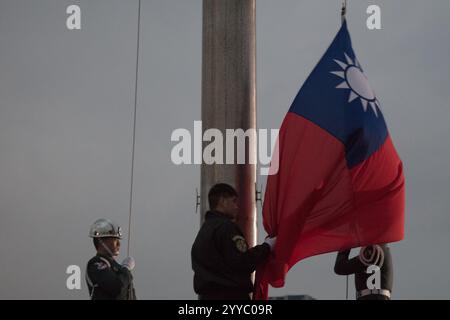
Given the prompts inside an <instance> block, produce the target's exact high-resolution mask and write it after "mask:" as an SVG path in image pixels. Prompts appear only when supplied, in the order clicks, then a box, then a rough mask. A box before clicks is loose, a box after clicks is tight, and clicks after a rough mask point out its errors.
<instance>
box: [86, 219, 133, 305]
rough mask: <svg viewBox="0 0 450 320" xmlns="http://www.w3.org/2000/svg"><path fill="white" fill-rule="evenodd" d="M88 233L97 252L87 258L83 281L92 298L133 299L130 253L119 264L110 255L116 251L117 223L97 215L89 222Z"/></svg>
mask: <svg viewBox="0 0 450 320" xmlns="http://www.w3.org/2000/svg"><path fill="white" fill-rule="evenodd" d="M89 236H90V237H91V238H93V239H94V246H95V249H96V250H97V255H96V256H95V257H93V258H92V259H91V260H89V262H88V264H87V270H86V282H87V285H88V289H89V295H90V297H91V299H92V300H135V299H136V294H135V291H134V287H133V276H132V275H131V270H133V268H134V265H135V262H134V259H133V258H131V257H128V258H126V259H125V260H124V261H123V262H122V264H119V263H117V261H116V260H115V259H114V257H116V256H118V255H119V249H120V239H122V233H121V231H120V227H118V226H117V225H115V224H114V223H113V222H112V221H110V220H107V219H99V220H97V221H96V222H94V224H93V225H92V226H91V230H90V232H89Z"/></svg>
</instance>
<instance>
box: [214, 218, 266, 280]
mask: <svg viewBox="0 0 450 320" xmlns="http://www.w3.org/2000/svg"><path fill="white" fill-rule="evenodd" d="M219 230H220V231H219V238H218V239H217V241H218V242H219V243H220V247H221V248H222V253H223V255H224V258H225V262H226V263H227V265H228V266H230V268H232V269H233V270H236V271H244V272H249V273H251V272H253V271H255V270H256V267H257V266H258V265H259V264H261V263H262V262H264V261H265V260H266V259H267V257H268V256H269V253H270V246H269V245H268V244H267V243H263V244H261V245H257V246H255V247H253V248H250V249H248V245H247V242H246V241H245V239H243V238H242V237H241V235H240V232H239V231H238V230H237V229H236V228H234V227H232V226H223V227H222V228H220V229H219ZM244 243H245V245H244ZM244 249H245V250H244Z"/></svg>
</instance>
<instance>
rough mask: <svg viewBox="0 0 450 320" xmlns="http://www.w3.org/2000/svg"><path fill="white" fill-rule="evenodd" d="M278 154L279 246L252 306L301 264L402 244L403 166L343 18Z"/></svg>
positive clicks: (269, 208)
mask: <svg viewBox="0 0 450 320" xmlns="http://www.w3.org/2000/svg"><path fill="white" fill-rule="evenodd" d="M277 153H278V155H279V156H278V159H276V158H273V159H272V166H271V170H273V172H272V173H274V172H275V171H276V170H277V168H278V171H277V173H276V174H273V175H270V176H268V180H267V187H266V193H265V198H264V206H263V223H264V228H265V229H266V231H267V233H268V234H269V235H271V236H277V243H276V246H275V250H274V252H273V254H272V255H271V257H270V259H269V261H268V262H267V263H266V264H265V265H264V266H262V267H261V268H259V269H258V271H257V274H256V284H255V299H267V293H268V284H271V285H272V286H274V287H282V286H283V285H284V279H285V276H286V273H287V272H288V270H289V269H290V268H291V267H292V266H293V265H294V264H296V263H297V262H298V261H300V260H302V259H304V258H307V257H310V256H314V255H318V254H322V253H327V252H332V251H339V250H344V249H348V248H354V247H360V246H366V245H370V244H380V243H389V242H394V241H399V240H402V239H403V227H404V209H405V190H404V184H405V181H404V176H403V170H402V162H401V160H400V158H399V156H398V154H397V152H396V150H395V148H394V145H393V143H392V140H391V137H390V136H389V132H388V130H387V127H386V123H385V120H384V117H383V114H382V113H381V109H380V102H379V101H378V99H377V97H376V95H375V93H374V91H373V90H372V89H371V87H370V85H369V82H368V80H367V78H366V76H365V75H364V72H363V69H362V67H361V65H360V63H359V61H358V60H357V58H356V56H355V53H354V51H353V48H352V44H351V39H350V35H349V32H348V29H347V24H346V22H345V21H344V23H343V24H342V27H341V29H340V30H339V32H338V34H337V35H336V37H335V39H334V40H333V42H332V43H331V45H330V47H329V48H328V50H327V51H326V52H325V54H324V56H323V57H322V59H321V60H320V61H319V63H318V64H317V66H316V67H315V68H314V70H313V71H312V73H311V74H310V75H309V77H308V79H307V80H306V82H305V83H304V84H303V86H302V88H301V89H300V91H299V93H298V94H297V96H296V97H295V100H294V102H293V103H292V106H291V108H290V109H289V112H288V113H287V115H286V117H285V118H284V120H283V123H282V125H281V128H280V133H279V136H278V141H277V145H276V148H275V153H274V154H275V155H277Z"/></svg>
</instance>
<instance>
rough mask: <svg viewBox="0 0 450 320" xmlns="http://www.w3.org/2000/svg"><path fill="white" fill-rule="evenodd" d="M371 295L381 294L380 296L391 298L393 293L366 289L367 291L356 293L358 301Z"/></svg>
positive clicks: (384, 290)
mask: <svg viewBox="0 0 450 320" xmlns="http://www.w3.org/2000/svg"><path fill="white" fill-rule="evenodd" d="M370 294H379V295H382V296H386V297H388V298H391V292H390V291H389V290H386V289H372V290H371V289H365V290H361V291H358V292H356V299H359V298H361V297H365V296H368V295H370Z"/></svg>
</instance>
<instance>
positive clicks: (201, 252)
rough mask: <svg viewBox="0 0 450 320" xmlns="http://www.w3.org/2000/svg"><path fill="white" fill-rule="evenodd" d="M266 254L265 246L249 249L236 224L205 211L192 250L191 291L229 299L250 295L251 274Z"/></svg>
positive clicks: (267, 250) (267, 252)
mask: <svg viewBox="0 0 450 320" xmlns="http://www.w3.org/2000/svg"><path fill="white" fill-rule="evenodd" d="M269 253H270V246H269V245H268V244H266V243H264V244H262V245H258V246H255V247H253V248H251V249H249V248H248V244H247V242H246V241H245V239H244V236H243V234H242V232H241V230H240V229H239V227H238V226H237V225H236V224H235V223H233V222H232V221H231V220H230V219H229V218H227V217H225V216H224V215H222V214H221V213H219V212H214V211H209V212H207V213H206V216H205V222H204V223H203V225H202V226H201V228H200V231H199V232H198V235H197V237H196V239H195V241H194V244H193V246H192V250H191V258H192V269H193V270H194V291H195V292H196V293H197V294H200V295H215V294H217V293H224V294H225V293H229V294H230V295H228V296H233V295H234V294H242V293H244V294H248V293H250V292H252V291H253V283H252V281H251V273H252V272H253V271H255V270H256V267H257V266H258V264H260V263H262V262H263V261H264V260H266V259H267V257H268V256H269ZM224 296H227V295H224Z"/></svg>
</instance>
